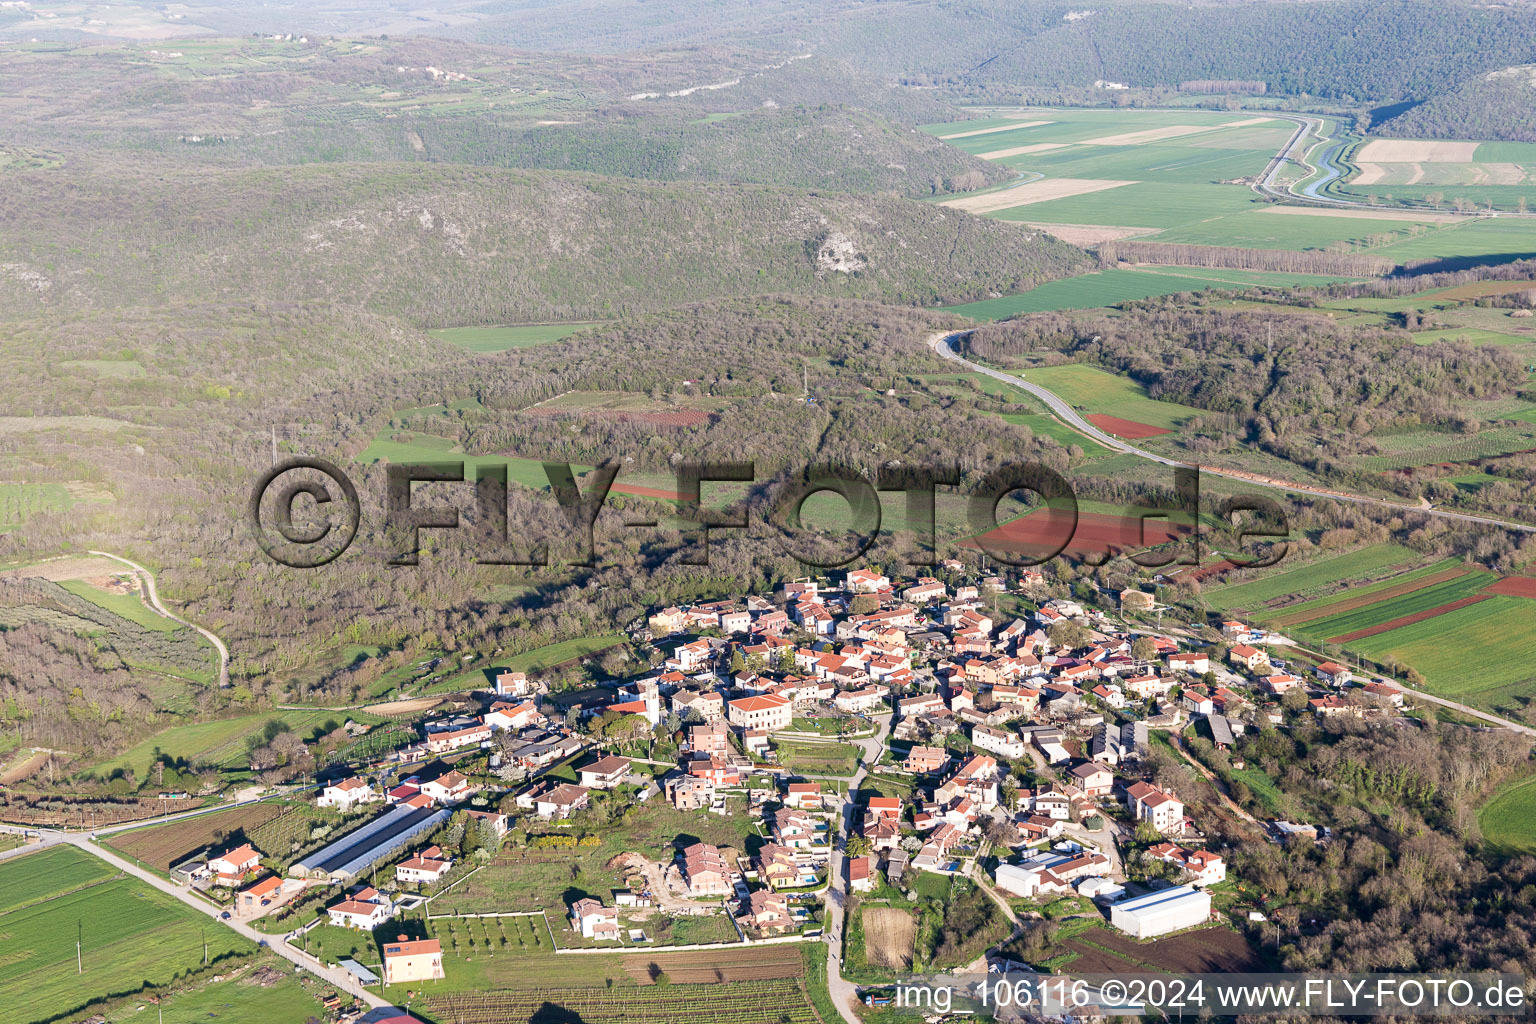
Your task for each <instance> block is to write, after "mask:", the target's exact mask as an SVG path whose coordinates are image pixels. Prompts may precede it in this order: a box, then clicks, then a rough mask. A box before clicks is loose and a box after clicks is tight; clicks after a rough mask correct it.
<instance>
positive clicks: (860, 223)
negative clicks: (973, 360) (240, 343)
mask: <svg viewBox="0 0 1536 1024" xmlns="http://www.w3.org/2000/svg"><path fill="white" fill-rule="evenodd" d="M136 170H137V173H135V172H134V171H133V170H129V169H123V170H119V171H115V172H110V171H109V172H104V173H102V174H99V175H98V174H92V175H89V176H87V177H85V178H84V179H83V180H82V179H78V178H76V177H75V176H74V175H72V174H70V173H69V172H68V171H67V170H66V171H63V172H60V171H52V170H42V171H27V172H19V173H17V174H13V175H11V176H10V177H9V181H8V185H9V188H10V198H11V199H13V200H17V201H15V202H13V203H11V204H8V206H7V207H6V209H5V211H4V213H3V214H0V231H3V232H4V236H5V238H4V243H3V246H0V266H3V268H4V269H3V270H0V302H3V303H5V305H6V306H7V307H8V308H9V309H11V310H14V311H16V312H17V313H22V312H24V311H27V310H34V311H57V312H70V311H75V310H80V309H90V308H101V307H109V306H134V305H139V304H141V303H143V302H144V301H146V300H148V299H150V297H164V298H167V299H174V300H180V301H215V302H223V301H230V300H233V299H237V298H238V299H252V300H259V299H269V300H279V299H280V300H284V301H286V300H297V299H305V300H323V301H331V302H339V303H348V304H359V305H364V306H366V307H369V308H372V309H375V310H377V311H379V312H383V313H390V314H396V315H400V316H404V317H406V318H408V319H410V320H412V321H413V322H415V323H418V324H422V325H425V326H441V325H445V324H460V323H475V322H491V323H495V322H506V321H514V322H523V321H545V320H583V319H586V320H590V319H607V318H610V317H613V316H615V315H619V314H624V313H631V312H642V311H649V310H654V309H660V308H665V307H667V306H673V305H677V304H679V303H683V302H689V301H694V300H697V299H702V298H707V297H711V296H716V295H729V294H753V293H766V292H776V291H797V292H802V293H808V294H823V295H835V296H849V297H859V298H882V299H888V300H893V301H897V302H909V303H914V304H923V305H930V304H941V303H945V302H953V301H964V300H969V299H975V298H981V297H984V296H986V295H988V294H990V293H993V292H1011V291H1018V290H1021V289H1024V288H1028V287H1030V286H1032V285H1034V284H1038V283H1041V282H1043V281H1046V280H1049V279H1052V278H1056V277H1060V276H1063V275H1065V274H1067V273H1069V272H1071V271H1072V270H1074V269H1076V268H1078V267H1081V266H1083V265H1085V263H1086V259H1087V258H1086V257H1085V256H1084V255H1083V254H1082V252H1081V251H1080V250H1078V249H1076V248H1074V247H1072V246H1069V245H1067V244H1065V243H1063V242H1059V241H1056V240H1055V239H1052V238H1050V237H1048V236H1046V235H1044V234H1043V233H1041V232H1033V231H1020V230H1019V229H1018V228H1017V227H1016V226H1014V225H1011V224H1004V223H1000V222H998V221H991V220H985V219H982V218H980V217H974V216H971V215H969V214H965V213H961V212H959V211H956V210H951V209H947V208H945V207H940V206H935V205H932V204H926V203H917V202H913V201H910V200H905V199H898V198H893V197H889V196H884V195H856V194H852V193H842V192H828V193H813V192H804V191H794V190H789V189H783V188H775V187H768V186H760V185H730V184H683V183H671V184H658V183H653V182H642V181H635V180H631V179H614V178H605V177H599V176H596V175H586V174H574V173H568V172H556V171H504V170H494V169H487V168H472V167H462V166H452V167H447V166H439V165H428V164H410V165H401V164H386V165H376V164H323V165H321V164H314V165H306V166H302V167H295V168H282V169H279V168H255V169H219V170H213V169H206V168H204V169H198V170H195V171H194V170H180V169H175V168H168V167H164V166H158V167H152V166H140V167H138V168H137V169H136ZM22 195H26V196H27V200H26V201H25V202H22V201H20V198H21V196H22ZM749 228H750V230H748V229H749Z"/></svg>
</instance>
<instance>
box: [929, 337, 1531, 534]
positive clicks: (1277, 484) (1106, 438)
mask: <svg viewBox="0 0 1536 1024" xmlns="http://www.w3.org/2000/svg"><path fill="white" fill-rule="evenodd" d="M969 333H970V332H969V331H940V332H939V333H937V334H934V335H932V336H930V337H929V339H928V344H929V346H930V347H931V348H932V349H933V350H934V352H936V353H938V354H939V355H940V356H941V357H943V358H945V359H948V360H949V361H950V362H952V363H959V364H960V365H961V366H964V367H965V368H966V369H968V370H972V371H974V372H976V373H983V374H986V375H987V376H988V377H991V378H992V379H993V380H998V381H1002V382H1003V383H1004V384H1011V385H1013V386H1014V387H1017V388H1022V389H1023V390H1025V391H1027V392H1029V393H1030V394H1031V395H1034V396H1035V397H1036V398H1038V399H1040V401H1042V402H1044V403H1045V405H1046V407H1047V408H1048V409H1050V411H1051V412H1052V413H1053V414H1054V415H1055V416H1056V418H1057V419H1059V420H1061V421H1062V422H1064V423H1066V424H1067V425H1068V426H1070V427H1072V428H1073V429H1074V430H1077V431H1079V432H1081V433H1083V434H1086V435H1087V436H1088V437H1090V438H1092V439H1093V440H1095V441H1097V442H1098V443H1099V444H1101V445H1103V446H1104V447H1106V448H1109V449H1111V450H1112V451H1117V452H1123V453H1125V454H1126V455H1135V456H1137V457H1138V458H1142V459H1148V460H1150V461H1152V462H1156V463H1160V464H1162V465H1164V466H1189V468H1191V469H1198V470H1199V471H1200V472H1201V473H1203V474H1205V475H1207V476H1219V477H1223V478H1225V479H1228V480H1237V481H1240V482H1241V483H1245V484H1253V485H1254V486H1256V487H1267V488H1269V489H1271V490H1276V491H1287V492H1289V493H1292V494H1305V495H1307V496H1309V497H1313V498H1332V499H1334V500H1336V501H1350V502H1354V503H1355V504H1358V505H1373V506H1376V507H1377V508H1387V509H1391V510H1392V511H1394V512H1417V513H1419V514H1421V515H1426V516H1435V517H1437V518H1440V519H1450V520H1455V521H1457V522H1463V523H1476V524H1478V525H1480V526H1497V527H1500V528H1502V529H1505V530H1518V531H1520V532H1522V533H1536V526H1532V525H1530V524H1527V523H1514V522H1509V521H1507V520H1503V519H1495V518H1493V517H1492V516H1479V515H1473V514H1471V513H1469V512H1451V511H1449V510H1447V509H1438V508H1426V507H1423V506H1421V505H1410V504H1407V503H1406V502H1400V501H1387V500H1386V499H1385V498H1371V497H1367V496H1366V495H1363V494H1351V493H1349V492H1348V491H1335V490H1330V489H1326V488H1322V487H1308V486H1307V485H1305V484H1297V483H1287V482H1285V481H1279V480H1272V479H1270V478H1268V477H1259V476H1257V475H1254V474H1250V473H1241V472H1235V471H1232V470H1224V469H1218V468H1215V467H1212V466H1206V465H1193V466H1191V465H1190V464H1189V463H1185V462H1181V461H1179V460H1178V459H1172V458H1169V457H1168V456H1166V455H1158V454H1157V453H1156V452H1149V451H1147V450H1146V449H1145V448H1138V447H1136V446H1135V445H1133V444H1130V443H1128V442H1126V441H1123V440H1121V439H1120V438H1118V437H1116V436H1114V435H1113V434H1107V433H1105V432H1104V431H1102V430H1100V429H1099V428H1098V427H1096V426H1094V425H1093V424H1092V423H1089V422H1088V421H1087V420H1085V419H1084V418H1083V417H1082V416H1081V415H1079V414H1078V412H1077V410H1076V409H1074V408H1072V406H1070V405H1069V404H1067V402H1066V401H1065V400H1064V399H1062V398H1061V396H1059V395H1057V394H1056V393H1055V392H1053V391H1048V390H1047V389H1045V388H1043V387H1041V386H1040V385H1039V384H1035V383H1033V382H1032V381H1028V380H1025V379H1024V378H1023V377H1021V376H1014V375H1013V374H1011V373H1003V372H1002V371H1001V370H994V369H992V368H991V367H990V366H983V365H982V364H981V363H977V362H973V361H972V360H969V359H967V358H965V357H964V356H962V355H961V354H960V353H959V352H957V351H955V347H954V343H955V341H956V339H958V338H961V337H964V336H965V335H967V334H969Z"/></svg>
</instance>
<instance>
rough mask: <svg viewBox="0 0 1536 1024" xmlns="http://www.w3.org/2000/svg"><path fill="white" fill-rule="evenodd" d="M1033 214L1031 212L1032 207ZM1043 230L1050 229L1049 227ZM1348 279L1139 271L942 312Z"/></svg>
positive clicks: (1004, 311) (985, 313) (1068, 281)
mask: <svg viewBox="0 0 1536 1024" xmlns="http://www.w3.org/2000/svg"><path fill="white" fill-rule="evenodd" d="M1030 209H1032V207H1030ZM1046 230H1050V229H1049V228H1048V227H1047V228H1046ZM1347 280H1353V279H1352V278H1342V277H1325V276H1322V275H1319V274H1287V273H1280V272H1273V271H1263V270H1236V271H1234V270H1219V269H1209V268H1206V267H1158V268H1155V269H1154V268H1150V267H1137V268H1135V269H1126V268H1114V269H1111V270H1098V271H1094V272H1093V273H1090V274H1082V275H1079V276H1077V277H1068V278H1063V279H1061V280H1059V281H1050V282H1047V283H1046V284H1043V285H1041V286H1039V287H1038V288H1032V289H1030V290H1029V291H1027V292H1020V293H1018V294H1017V295H1004V296H1002V297H1000V298H996V299H983V300H981V301H980V302H966V303H962V304H961V305H958V306H944V307H942V308H943V309H944V310H945V311H946V312H950V313H959V314H960V315H961V316H968V317H971V318H972V319H975V320H1002V319H1005V318H1007V317H1010V316H1015V315H1017V314H1019V313H1043V312H1047V311H1050V310H1060V309H1091V308H1094V307H1096V306H1113V305H1116V304H1118V303H1121V302H1127V301H1130V300H1133V299H1149V298H1154V297H1156V296H1159V295H1172V294H1175V293H1177V292H1200V291H1206V290H1216V291H1234V290H1238V289H1242V288H1248V287H1251V286H1254V285H1268V286H1269V287H1272V288H1290V287H1298V286H1310V285H1321V284H1330V283H1332V282H1335V281H1347Z"/></svg>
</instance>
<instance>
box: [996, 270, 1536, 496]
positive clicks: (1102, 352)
mask: <svg viewBox="0 0 1536 1024" xmlns="http://www.w3.org/2000/svg"><path fill="white" fill-rule="evenodd" d="M971 344H972V348H973V350H974V351H976V352H977V353H979V354H981V355H983V356H987V357H992V358H1001V359H1004V360H1012V359H1017V358H1023V357H1026V354H1028V353H1039V352H1047V351H1049V352H1056V353H1060V354H1061V355H1063V356H1067V357H1070V358H1072V359H1074V360H1082V361H1087V362H1092V363H1096V364H1099V365H1102V366H1105V367H1108V368H1110V369H1113V370H1114V371H1116V372H1117V373H1122V374H1125V375H1126V376H1129V377H1130V378H1132V379H1134V380H1137V381H1139V382H1141V383H1142V384H1144V385H1145V386H1146V388H1147V393H1148V394H1149V395H1151V396H1153V397H1155V398H1161V399H1166V400H1169V401H1175V402H1179V403H1182V404H1185V405H1190V406H1194V407H1196V408H1199V409H1204V410H1207V411H1209V412H1210V414H1211V415H1210V416H1209V417H1208V418H1206V420H1205V422H1204V423H1202V424H1201V431H1200V432H1201V433H1202V434H1204V437H1203V438H1202V437H1197V438H1195V439H1194V440H1192V441H1191V442H1190V445H1191V448H1192V450H1193V451H1194V452H1195V453H1196V454H1201V453H1209V452H1211V451H1215V450H1216V449H1217V448H1219V447H1221V444H1220V443H1219V442H1221V441H1223V439H1225V441H1226V442H1228V443H1230V442H1231V441H1233V440H1237V439H1241V440H1244V441H1246V442H1248V443H1251V444H1254V445H1256V446H1258V447H1259V448H1261V449H1262V450H1264V451H1267V452H1270V453H1272V454H1274V455H1277V456H1279V457H1281V458H1284V459H1287V460H1289V461H1292V462H1295V463H1297V464H1299V465H1302V466H1305V467H1307V468H1308V469H1309V470H1314V471H1318V472H1323V473H1329V472H1347V471H1348V468H1347V466H1346V465H1345V463H1346V461H1347V460H1348V459H1350V458H1353V457H1358V456H1360V455H1362V454H1370V453H1372V452H1374V451H1376V450H1377V446H1378V445H1379V443H1380V435H1382V434H1387V433H1391V432H1393V431H1401V430H1406V429H1414V428H1426V427H1427V428H1431V429H1441V430H1446V431H1462V432H1465V433H1472V432H1475V431H1476V430H1477V429H1478V428H1479V426H1480V423H1479V421H1478V419H1477V418H1476V417H1475V416H1472V415H1470V414H1469V413H1468V408H1469V403H1473V402H1477V401H1483V400H1489V399H1497V398H1510V397H1513V396H1514V395H1516V394H1517V393H1519V392H1520V391H1521V390H1522V389H1523V388H1524V387H1525V386H1526V372H1525V370H1526V368H1525V364H1524V361H1523V360H1522V359H1521V358H1520V357H1519V356H1518V355H1515V354H1513V353H1511V352H1509V351H1507V350H1505V349H1502V348H1499V347H1497V346H1482V347H1476V346H1472V345H1468V344H1465V343H1463V342H1459V341H1449V340H1447V341H1436V342H1433V343H1430V344H1421V345H1411V344H1406V343H1405V336H1404V335H1403V334H1402V333H1399V332H1393V331H1388V330H1383V329H1381V328H1375V327H1351V326H1347V325H1344V324H1339V323H1337V322H1335V321H1334V320H1333V319H1332V318H1330V317H1327V316H1323V315H1318V316H1315V317H1311V316H1306V317H1299V316H1294V315H1276V314H1273V313H1266V312H1262V311H1233V310H1227V309H1222V308H1219V307H1209V306H1207V307H1193V308H1192V307H1190V306H1189V305H1187V304H1183V305H1181V304H1178V303H1176V302H1174V301H1172V300H1160V301H1156V302H1150V303H1147V304H1146V305H1145V306H1143V307H1140V308H1137V309H1136V310H1135V311H1134V312H1132V313H1131V314H1129V315H1126V316H1120V317H1115V318H1113V319H1111V318H1092V319H1082V318H1075V319H1074V318H1069V317H1067V316H1064V315H1061V314H1055V313H1041V314H1035V315H1033V316H1025V317H1019V318H1016V319H1014V320H1011V321H1007V322H1004V323H1000V324H992V325H988V326H985V327H982V328H980V329H979V330H977V331H976V333H975V334H974V335H973V337H972V343H971Z"/></svg>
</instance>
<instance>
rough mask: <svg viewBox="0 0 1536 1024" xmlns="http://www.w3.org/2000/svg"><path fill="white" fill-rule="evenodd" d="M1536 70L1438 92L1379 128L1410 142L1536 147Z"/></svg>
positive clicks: (1496, 74) (1494, 74) (1507, 71)
mask: <svg viewBox="0 0 1536 1024" xmlns="http://www.w3.org/2000/svg"><path fill="white" fill-rule="evenodd" d="M1533 75H1536V67H1532V66H1531V65H1525V66H1523V67H1512V68H1503V69H1501V70H1498V71H1490V72H1488V73H1487V74H1485V75H1479V76H1478V77H1476V78H1473V79H1471V80H1470V81H1466V82H1463V83H1462V84H1460V85H1458V86H1457V87H1456V88H1454V89H1452V90H1450V91H1448V92H1443V93H1438V94H1436V95H1434V96H1431V97H1430V98H1429V99H1427V100H1425V101H1424V102H1423V103H1421V104H1419V105H1417V106H1415V107H1413V108H1412V109H1410V110H1407V111H1405V112H1403V113H1401V114H1399V115H1397V116H1396V117H1394V118H1391V119H1390V120H1387V121H1384V122H1382V123H1381V124H1378V125H1375V126H1374V127H1373V129H1372V130H1373V131H1374V132H1376V133H1377V134H1379V135H1388V136H1396V137H1398V138H1407V139H1505V140H1508V141H1511V142H1536V81H1533Z"/></svg>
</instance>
